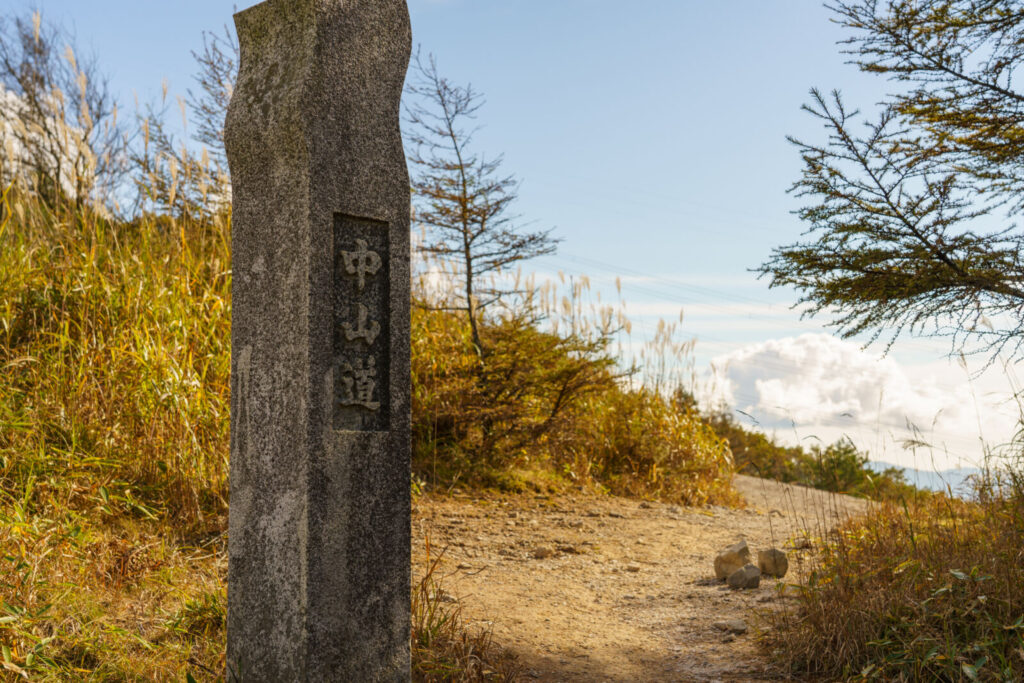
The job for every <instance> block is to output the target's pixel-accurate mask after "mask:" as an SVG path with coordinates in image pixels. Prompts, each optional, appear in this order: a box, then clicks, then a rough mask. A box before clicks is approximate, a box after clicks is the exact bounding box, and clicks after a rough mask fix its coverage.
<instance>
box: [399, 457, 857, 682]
mask: <svg viewBox="0 0 1024 683" xmlns="http://www.w3.org/2000/svg"><path fill="white" fill-rule="evenodd" d="M736 486H737V488H738V489H739V490H740V492H741V493H742V494H743V495H744V497H745V498H746V500H747V502H748V508H747V509H746V510H731V509H726V508H707V509H688V508H680V507H677V506H671V505H664V504H661V503H641V502H638V501H635V500H630V499H622V498H612V497H593V496H576V497H565V496H533V497H527V496H518V497H496V498H489V499H483V500H480V499H470V498H469V497H468V496H467V497H459V496H456V497H454V498H431V497H425V498H422V499H420V500H419V501H418V502H417V504H416V505H415V506H414V511H413V514H414V516H413V539H414V550H413V556H414V567H415V569H414V571H422V568H423V566H424V559H425V558H424V544H423V539H424V538H426V537H427V536H428V535H429V537H430V539H431V543H432V546H433V547H434V548H435V549H437V548H441V547H445V546H447V548H448V550H447V551H446V553H445V556H444V564H443V565H442V566H443V568H444V574H445V575H448V574H450V576H448V578H446V579H445V581H444V585H445V588H446V590H448V591H449V592H450V593H452V594H454V595H456V596H458V597H459V598H460V599H462V601H463V605H464V609H465V614H466V616H467V617H469V618H470V619H471V620H479V621H482V622H483V621H484V620H488V621H486V622H484V623H491V621H493V629H494V635H495V640H497V641H498V642H499V643H501V644H502V645H504V646H505V647H507V648H509V649H511V650H512V651H513V652H515V653H516V654H517V655H518V656H519V658H520V661H521V662H522V663H523V664H524V666H525V669H526V671H527V674H528V679H530V678H532V679H534V680H540V681H579V682H583V681H586V682H587V683H590V682H592V681H714V680H723V681H759V680H778V678H779V676H778V673H777V672H774V671H773V670H772V669H771V666H770V664H768V663H767V662H766V661H765V660H764V658H763V657H762V656H761V655H760V654H759V652H758V650H757V646H756V644H755V643H754V642H753V639H752V637H751V636H750V634H749V633H748V634H746V635H739V636H735V637H734V636H729V635H726V634H724V633H723V632H721V631H719V630H718V629H716V628H715V627H714V626H713V623H714V622H715V621H718V620H722V619H744V620H746V621H748V623H749V622H750V621H751V614H752V611H753V610H755V609H758V608H760V607H765V606H770V605H771V604H772V601H774V600H778V599H779V598H778V597H776V596H777V592H776V590H775V583H776V581H775V580H763V581H762V582H761V587H760V588H759V589H756V590H751V591H733V590H729V589H727V588H725V587H724V586H723V585H722V584H720V583H719V582H716V581H714V571H713V569H712V561H713V559H714V555H715V553H716V551H717V550H718V549H720V548H722V547H724V546H726V545H729V544H731V543H734V542H736V541H737V540H739V539H745V540H746V541H747V543H748V544H749V545H750V548H751V552H752V553H753V554H754V556H755V558H756V552H757V550H758V549H764V548H768V547H772V546H776V547H782V548H785V549H787V551H789V550H790V549H789V547H788V544H787V542H788V541H789V540H790V539H791V538H796V537H798V536H801V535H802V534H801V530H803V529H810V530H812V532H815V531H818V532H820V530H821V529H822V528H824V527H826V526H828V527H830V526H832V525H833V524H834V523H835V521H836V519H837V518H839V517H841V516H843V515H847V514H851V513H856V512H859V511H861V510H863V509H864V503H863V501H859V500H856V499H852V498H847V497H845V496H832V495H828V494H823V493H821V492H819V491H813V490H810V489H805V488H803V487H796V486H786V485H781V484H778V483H775V482H771V481H766V480H762V479H755V478H752V477H744V476H739V477H737V480H736ZM803 552H805V551H790V552H789V556H790V571H791V572H793V571H794V570H796V571H799V566H800V564H801V556H802V554H803ZM755 561H756V559H755ZM787 578H791V577H787Z"/></svg>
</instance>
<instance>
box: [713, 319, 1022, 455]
mask: <svg viewBox="0 0 1024 683" xmlns="http://www.w3.org/2000/svg"><path fill="white" fill-rule="evenodd" d="M1000 380H1003V381H1002V383H1000ZM1010 395H1011V391H1010V389H1009V386H1008V385H1007V384H1006V383H1005V377H1000V376H998V373H995V374H992V373H990V374H989V375H988V376H984V377H982V378H980V379H975V380H974V381H973V382H972V381H971V379H970V377H969V374H968V373H967V372H966V371H965V370H964V369H962V368H959V367H957V366H956V364H955V363H950V362H947V361H945V360H943V361H939V362H930V363H921V364H913V365H904V364H901V363H899V362H897V361H896V360H895V359H894V358H892V357H880V356H879V355H878V354H876V353H871V352H867V351H864V350H862V349H861V347H860V345H858V344H856V343H853V342H848V341H843V340H840V339H837V338H835V337H833V336H831V335H827V334H804V335H801V336H798V337H786V338H783V339H773V340H768V341H763V342H758V343H755V344H750V345H747V346H744V347H742V348H740V349H738V350H736V351H733V352H731V353H728V354H724V355H721V356H718V357H716V358H715V359H714V361H713V363H712V371H711V373H710V374H709V376H708V378H707V382H706V383H705V387H704V395H703V397H702V398H703V400H704V401H705V402H706V403H719V404H721V403H724V404H726V405H728V406H730V407H732V408H734V409H737V410H740V411H742V412H743V413H746V414H748V415H750V416H751V418H752V420H753V421H756V424H757V426H758V427H759V428H761V429H763V430H765V431H769V432H773V431H774V432H775V433H776V434H777V436H779V437H780V438H781V439H782V440H784V441H790V442H793V441H798V440H800V439H801V438H804V437H807V436H808V435H810V434H814V435H815V437H817V438H819V439H821V440H822V441H826V442H828V441H833V440H835V439H838V438H840V437H841V436H847V437H849V438H851V439H853V440H854V442H855V443H857V444H858V446H859V447H861V448H862V449H864V450H867V451H869V452H870V453H871V455H872V457H873V458H874V459H885V460H890V461H897V462H899V463H900V464H914V463H908V460H909V459H913V458H912V456H910V455H908V453H907V452H906V451H905V449H904V448H902V447H901V446H900V444H902V443H903V442H905V441H906V440H908V439H912V438H917V439H921V440H924V441H927V442H928V443H930V444H932V445H933V446H934V447H935V448H934V449H932V450H934V451H937V453H932V455H933V456H936V457H938V458H939V459H940V460H943V461H945V462H947V463H948V462H949V461H954V462H956V463H960V462H964V461H972V460H977V459H979V458H980V456H981V454H982V451H983V448H982V443H983V441H984V442H985V443H987V444H989V445H995V444H998V443H1001V442H1004V441H1005V440H1007V439H1008V438H1009V436H1010V435H1012V433H1013V428H1014V426H1015V424H1016V408H1015V405H1013V404H1012V402H1011V401H1009V398H1010Z"/></svg>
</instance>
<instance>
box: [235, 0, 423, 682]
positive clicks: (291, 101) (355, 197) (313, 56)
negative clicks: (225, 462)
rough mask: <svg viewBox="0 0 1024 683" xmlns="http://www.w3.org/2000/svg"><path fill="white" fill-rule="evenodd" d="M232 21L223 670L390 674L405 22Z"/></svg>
mask: <svg viewBox="0 0 1024 683" xmlns="http://www.w3.org/2000/svg"><path fill="white" fill-rule="evenodd" d="M235 23H236V26H237V28H238V35H239V42H240V46H241V71H240V74H239V78H238V83H237V85H236V89H235V93H234V96H233V98H232V101H231V106H230V108H229V111H228V119H227V122H226V127H225V138H226V146H227V151H228V158H229V162H230V166H231V175H232V194H233V197H232V201H233V225H232V259H233V289H232V296H233V311H232V367H231V397H232V406H231V512H230V524H229V576H228V651H227V666H228V678H229V679H230V680H244V681H275V682H276V681H401V680H408V678H409V583H410V580H409V579H410V577H409V567H410V562H409V549H410V527H409V390H410V388H409V319H408V316H409V178H408V173H407V171H406V166H405V155H404V153H403V150H402V143H401V136H400V133H399V100H400V97H401V92H402V86H403V82H404V79H405V71H406V67H407V65H408V58H409V53H410V49H411V35H410V27H409V15H408V10H407V8H406V4H405V1H404V0H373V1H372V2H371V1H370V0H267V2H263V3H261V4H259V5H257V6H255V7H252V8H251V9H248V10H245V11H243V12H240V13H239V14H237V15H236V16H235Z"/></svg>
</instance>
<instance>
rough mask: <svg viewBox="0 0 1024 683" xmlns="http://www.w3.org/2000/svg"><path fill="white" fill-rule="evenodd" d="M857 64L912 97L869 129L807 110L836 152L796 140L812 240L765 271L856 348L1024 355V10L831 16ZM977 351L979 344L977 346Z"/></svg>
mask: <svg viewBox="0 0 1024 683" xmlns="http://www.w3.org/2000/svg"><path fill="white" fill-rule="evenodd" d="M828 7H829V9H831V10H832V11H833V13H834V15H835V20H836V21H837V22H838V23H839V24H840V25H842V26H844V27H846V28H847V29H849V31H850V37H849V38H848V39H847V40H846V41H844V44H845V48H844V52H846V53H847V54H850V55H851V56H852V60H851V61H852V63H854V64H856V65H857V66H858V67H859V68H860V69H861V70H862V71H865V72H868V73H874V74H879V75H881V76H884V77H888V78H889V79H890V80H891V81H892V82H893V83H894V84H895V85H896V86H897V87H896V88H895V92H894V93H893V94H890V95H889V96H887V98H886V99H885V100H884V101H883V102H882V103H881V104H880V111H879V112H878V113H877V117H876V118H873V119H871V120H868V121H865V119H864V118H862V117H861V116H860V114H859V112H858V111H857V110H855V109H851V108H849V107H848V106H847V105H846V104H845V103H844V102H843V100H842V97H841V96H840V94H839V92H837V91H833V92H832V93H831V94H830V95H824V94H823V93H821V92H819V91H818V90H812V91H811V101H810V103H808V104H806V105H804V109H805V110H806V111H807V112H809V113H810V114H811V115H812V116H814V117H816V118H817V119H818V120H820V122H821V123H822V125H823V127H824V128H825V131H826V133H827V137H826V138H825V140H824V141H823V142H820V143H812V142H804V141H801V140H798V139H795V138H790V141H791V142H792V143H793V144H794V145H796V146H797V148H798V149H799V151H800V155H801V157H802V159H803V164H804V165H803V172H802V175H801V177H800V178H799V180H797V181H796V182H795V183H794V185H793V187H792V189H791V191H792V192H794V193H795V194H796V195H798V196H800V197H803V198H805V199H806V200H807V203H806V205H805V206H803V207H802V208H800V209H799V210H798V211H797V212H796V213H797V215H798V216H799V217H800V219H802V220H803V221H804V222H805V223H806V224H807V225H808V226H809V228H808V230H807V233H806V237H807V239H805V240H803V241H800V242H797V243H794V244H789V245H786V246H782V247H778V248H776V249H775V250H774V251H773V253H772V256H771V258H770V259H769V260H768V261H766V262H765V263H764V264H762V265H761V266H760V268H759V270H760V273H761V274H762V276H767V277H769V278H770V284H771V286H773V287H775V286H793V287H795V288H796V289H797V290H799V291H800V293H801V302H802V303H806V304H809V306H808V311H809V313H810V314H812V315H814V314H825V315H827V316H830V317H831V323H832V324H833V325H834V326H836V327H837V328H838V329H839V331H840V332H841V333H842V334H843V335H844V336H852V335H855V334H860V333H868V334H870V335H871V337H870V338H871V340H872V341H874V340H875V339H877V338H878V337H880V336H882V335H885V336H887V337H888V344H889V345H891V344H892V342H893V341H894V340H895V339H896V338H897V337H898V336H899V334H900V333H901V332H903V331H907V332H912V333H918V334H930V335H943V336H948V338H950V340H951V342H952V349H953V350H954V351H965V350H967V351H971V350H973V351H974V352H978V353H985V354H987V356H988V358H989V360H990V361H991V360H992V359H994V358H995V357H996V354H997V353H999V352H1002V351H1005V352H1007V353H1008V354H1009V355H1010V356H1011V357H1019V356H1020V354H1021V352H1022V350H1024V347H1022V344H1024V334H1022V333H1024V263H1022V252H1024V232H1022V231H1021V229H1020V228H1019V227H1018V226H1017V224H1016V223H1015V220H1016V219H1017V218H1018V217H1019V216H1020V214H1021V212H1022V211H1024V91H1022V90H1020V89H1019V88H1017V87H1015V81H1014V76H1015V75H1016V73H1017V69H1018V67H1019V66H1020V64H1021V62H1022V60H1024V7H1022V5H1021V3H1020V2H1018V1H1011V0H944V1H940V2H919V1H918V0H887V1H879V0H856V1H852V2H837V3H835V4H834V5H829V6H828ZM968 342H971V343H972V344H971V345H970V346H968V345H967V343H968Z"/></svg>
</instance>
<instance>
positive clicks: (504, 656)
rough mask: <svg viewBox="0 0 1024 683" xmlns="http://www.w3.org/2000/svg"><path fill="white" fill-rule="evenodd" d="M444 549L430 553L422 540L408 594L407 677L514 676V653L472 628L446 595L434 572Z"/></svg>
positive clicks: (517, 672) (465, 681)
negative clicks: (421, 562)
mask: <svg viewBox="0 0 1024 683" xmlns="http://www.w3.org/2000/svg"><path fill="white" fill-rule="evenodd" d="M443 556H444V551H443V550H442V551H441V552H440V553H438V554H437V555H435V556H434V557H431V547H430V540H429V539H427V541H426V565H427V567H426V571H425V572H424V573H423V576H422V577H421V578H420V580H419V583H418V584H417V585H416V586H414V587H413V593H412V658H413V670H412V679H413V680H414V681H422V682H423V683H440V682H441V681H453V682H455V683H476V682H477V681H506V682H511V681H516V680H519V679H520V677H521V674H522V670H521V667H520V666H519V665H518V664H517V663H516V660H515V657H514V656H513V655H511V654H509V653H508V652H506V651H504V650H502V649H501V648H500V647H499V646H498V645H497V644H495V642H494V641H493V639H492V636H491V631H490V629H480V628H477V629H473V628H471V627H469V626H468V625H467V624H466V623H465V620H464V619H463V616H462V604H461V603H460V602H459V601H458V600H456V599H455V598H452V597H451V596H450V595H448V594H447V593H446V592H445V591H444V589H443V587H442V583H443V582H442V580H441V578H440V577H439V576H438V570H439V568H440V565H441V560H442V558H443Z"/></svg>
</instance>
